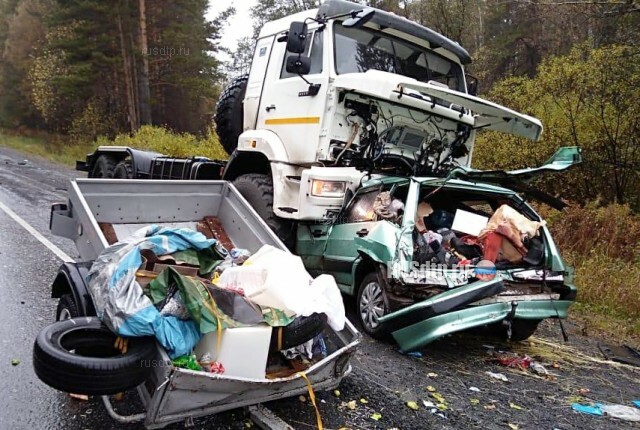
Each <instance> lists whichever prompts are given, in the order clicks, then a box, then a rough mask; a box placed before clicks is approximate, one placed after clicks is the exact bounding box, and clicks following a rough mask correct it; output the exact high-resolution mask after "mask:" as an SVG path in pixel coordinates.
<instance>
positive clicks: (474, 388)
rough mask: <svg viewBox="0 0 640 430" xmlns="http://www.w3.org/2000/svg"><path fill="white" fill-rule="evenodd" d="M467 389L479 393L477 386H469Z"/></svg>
mask: <svg viewBox="0 0 640 430" xmlns="http://www.w3.org/2000/svg"><path fill="white" fill-rule="evenodd" d="M469 391H473V392H474V393H479V392H480V388H478V387H469Z"/></svg>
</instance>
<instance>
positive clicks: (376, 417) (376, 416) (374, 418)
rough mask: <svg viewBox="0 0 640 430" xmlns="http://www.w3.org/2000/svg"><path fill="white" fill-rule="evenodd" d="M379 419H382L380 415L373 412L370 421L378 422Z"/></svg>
mask: <svg viewBox="0 0 640 430" xmlns="http://www.w3.org/2000/svg"><path fill="white" fill-rule="evenodd" d="M380 418H382V414H379V413H378V412H374V413H373V414H371V419H372V420H374V421H379V420H380Z"/></svg>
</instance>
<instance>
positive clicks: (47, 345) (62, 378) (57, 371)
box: [33, 317, 155, 395]
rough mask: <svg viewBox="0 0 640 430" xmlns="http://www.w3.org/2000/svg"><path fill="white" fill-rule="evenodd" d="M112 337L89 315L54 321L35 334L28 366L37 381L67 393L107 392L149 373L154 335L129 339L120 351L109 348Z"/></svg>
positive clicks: (141, 379) (119, 389)
mask: <svg viewBox="0 0 640 430" xmlns="http://www.w3.org/2000/svg"><path fill="white" fill-rule="evenodd" d="M115 339H116V335H115V334H113V333H112V332H111V331H110V330H109V329H108V328H107V327H106V326H105V325H104V324H102V322H101V321H100V320H99V319H98V318H95V317H81V318H72V319H67V320H64V321H58V322H56V323H53V324H51V325H49V326H47V327H45V328H43V329H42V330H41V331H40V333H39V334H38V336H37V337H36V341H35V344H34V346H33V368H34V370H35V373H36V375H37V376H38V378H39V379H40V380H41V381H42V382H44V383H45V384H47V385H49V386H50V387H53V388H55V389H57V390H60V391H65V392H68V393H83V394H89V395H107V394H116V393H120V392H123V391H126V390H129V389H131V388H134V387H136V386H138V385H140V384H141V383H142V382H144V381H145V380H146V379H147V377H148V376H149V374H150V373H151V371H152V367H151V366H150V365H149V364H148V363H150V362H151V360H152V359H153V358H154V357H155V339H154V338H151V337H140V338H131V339H129V342H128V350H127V353H126V354H122V353H121V352H120V351H119V350H117V349H115V347H114V342H115ZM145 363H147V365H145Z"/></svg>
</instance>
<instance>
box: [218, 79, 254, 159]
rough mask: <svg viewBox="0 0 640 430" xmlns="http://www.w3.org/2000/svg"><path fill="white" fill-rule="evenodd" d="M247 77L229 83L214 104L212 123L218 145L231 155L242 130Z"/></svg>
mask: <svg viewBox="0 0 640 430" xmlns="http://www.w3.org/2000/svg"><path fill="white" fill-rule="evenodd" d="M248 81H249V76H248V75H244V76H239V77H237V78H235V79H233V80H232V81H231V82H229V85H227V87H226V88H225V89H224V91H223V92H222V94H221V95H220V99H219V100H218V104H216V113H215V116H214V121H215V123H216V133H217V134H218V138H219V139H220V144H222V147H223V148H224V150H225V151H227V154H229V155H231V154H232V153H233V151H235V149H236V148H237V147H238V137H240V134H242V129H243V128H244V106H243V104H244V94H245V92H246V91H247V82H248Z"/></svg>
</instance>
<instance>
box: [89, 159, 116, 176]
mask: <svg viewBox="0 0 640 430" xmlns="http://www.w3.org/2000/svg"><path fill="white" fill-rule="evenodd" d="M115 169H116V160H115V159H113V157H110V156H108V155H101V156H99V157H98V159H97V160H96V162H95V164H94V165H93V170H91V176H90V177H91V178H109V179H110V178H113V172H114V171H115Z"/></svg>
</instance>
